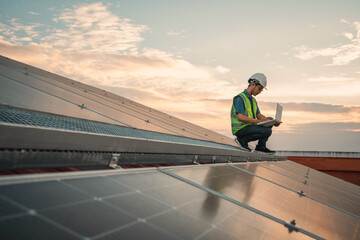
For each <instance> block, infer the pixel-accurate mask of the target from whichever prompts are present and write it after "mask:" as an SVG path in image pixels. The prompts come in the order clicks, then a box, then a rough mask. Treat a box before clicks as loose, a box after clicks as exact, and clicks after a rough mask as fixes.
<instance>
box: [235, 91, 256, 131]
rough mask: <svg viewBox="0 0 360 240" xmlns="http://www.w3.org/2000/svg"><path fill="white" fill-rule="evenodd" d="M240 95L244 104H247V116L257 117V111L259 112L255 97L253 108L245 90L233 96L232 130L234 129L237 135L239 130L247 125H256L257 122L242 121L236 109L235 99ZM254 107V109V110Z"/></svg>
mask: <svg viewBox="0 0 360 240" xmlns="http://www.w3.org/2000/svg"><path fill="white" fill-rule="evenodd" d="M238 96H239V97H241V98H242V100H243V101H244V105H245V114H244V115H245V116H247V117H249V118H255V119H256V112H257V103H256V100H255V98H253V101H252V102H253V107H252V108H251V102H250V99H249V98H248V97H247V96H246V95H245V93H244V92H242V93H239V94H238V95H236V96H235V97H234V98H233V104H232V107H231V113H230V116H231V131H232V134H233V135H235V133H236V132H237V131H239V130H240V129H242V128H244V127H246V126H249V125H256V123H244V122H241V121H239V119H238V118H237V116H236V111H235V106H234V100H235V98H236V97H238ZM252 109H253V110H254V112H253V111H252ZM254 114H255V115H254Z"/></svg>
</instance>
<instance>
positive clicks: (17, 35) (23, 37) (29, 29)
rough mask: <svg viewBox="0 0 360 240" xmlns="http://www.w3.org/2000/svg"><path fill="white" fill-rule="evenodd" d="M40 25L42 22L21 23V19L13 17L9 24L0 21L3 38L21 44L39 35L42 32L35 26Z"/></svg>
mask: <svg viewBox="0 0 360 240" xmlns="http://www.w3.org/2000/svg"><path fill="white" fill-rule="evenodd" d="M40 26H41V24H32V25H24V24H21V23H20V20H19V19H17V18H12V19H10V20H9V24H5V23H0V32H1V35H2V39H3V40H7V41H9V42H11V43H16V44H20V43H22V42H30V41H32V40H33V38H37V37H39V35H40V34H39V32H38V31H36V30H35V28H38V27H40Z"/></svg>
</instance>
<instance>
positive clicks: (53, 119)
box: [0, 107, 238, 150]
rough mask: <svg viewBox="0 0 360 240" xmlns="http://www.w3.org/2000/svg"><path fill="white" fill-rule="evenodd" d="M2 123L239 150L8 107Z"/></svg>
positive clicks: (1, 110)
mask: <svg viewBox="0 0 360 240" xmlns="http://www.w3.org/2000/svg"><path fill="white" fill-rule="evenodd" d="M0 122H4V123H10V124H21V125H27V126H35V127H43V128H53V129H62V130H68V131H78V132H85V133H96V134H105V135H113V136H125V137H133V138H143V139H151V140H159V141H166V142H175V143H185V144H194V145H202V146H208V147H218V148H225V149H231V150H238V148H236V147H233V146H229V145H224V144H219V143H213V142H207V141H202V140H197V139H191V138H185V137H179V136H173V135H167V134H163V133H158V132H150V131H145V130H139V129H132V128H127V127H121V126H116V125H111V124H106V123H98V122H94V121H86V120H80V119H75V118H70V117H62V116H56V115H51V114H45V113H37V112H31V111H22V110H18V109H14V108H7V107H0Z"/></svg>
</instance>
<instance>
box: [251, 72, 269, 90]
mask: <svg viewBox="0 0 360 240" xmlns="http://www.w3.org/2000/svg"><path fill="white" fill-rule="evenodd" d="M256 81H257V82H259V83H260V85H261V86H263V87H264V88H265V89H266V84H267V79H266V76H265V74H263V73H255V74H253V75H252V76H251V77H250V79H249V83H252V82H256Z"/></svg>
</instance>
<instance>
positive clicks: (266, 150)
mask: <svg viewBox="0 0 360 240" xmlns="http://www.w3.org/2000/svg"><path fill="white" fill-rule="evenodd" d="M255 151H258V152H264V153H268V154H275V151H271V150H270V149H268V148H267V147H266V146H259V145H257V146H256V148H255Z"/></svg>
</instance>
